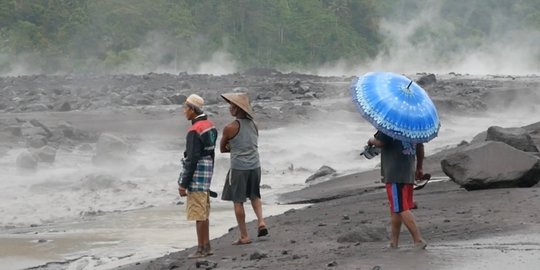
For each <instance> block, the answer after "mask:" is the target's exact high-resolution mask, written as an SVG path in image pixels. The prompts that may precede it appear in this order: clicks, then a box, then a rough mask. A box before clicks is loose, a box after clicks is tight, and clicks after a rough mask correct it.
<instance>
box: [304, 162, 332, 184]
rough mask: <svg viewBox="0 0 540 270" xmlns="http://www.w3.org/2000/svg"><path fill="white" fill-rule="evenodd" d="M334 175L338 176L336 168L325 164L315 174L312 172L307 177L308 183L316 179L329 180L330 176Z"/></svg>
mask: <svg viewBox="0 0 540 270" xmlns="http://www.w3.org/2000/svg"><path fill="white" fill-rule="evenodd" d="M334 176H336V170H334V169H333V168H332V167H330V166H326V165H323V166H322V167H320V168H319V169H318V170H317V171H316V172H315V173H314V174H312V175H311V176H309V177H308V178H307V179H306V183H312V182H315V181H318V182H320V181H324V180H328V178H331V177H334Z"/></svg>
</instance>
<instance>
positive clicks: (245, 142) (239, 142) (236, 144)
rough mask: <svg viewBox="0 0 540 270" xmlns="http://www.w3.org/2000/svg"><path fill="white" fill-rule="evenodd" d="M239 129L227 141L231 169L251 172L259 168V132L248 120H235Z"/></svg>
mask: <svg viewBox="0 0 540 270" xmlns="http://www.w3.org/2000/svg"><path fill="white" fill-rule="evenodd" d="M236 121H238V124H239V125H240V129H239V130H238V133H237V134H236V136H234V137H233V138H232V139H230V140H229V144H230V147H231V169H236V170H253V169H256V168H259V167H260V166H261V164H260V161H259V150H258V142H257V141H258V138H259V132H258V131H257V127H256V126H255V123H253V121H252V120H250V119H236Z"/></svg>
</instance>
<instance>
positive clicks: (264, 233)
mask: <svg viewBox="0 0 540 270" xmlns="http://www.w3.org/2000/svg"><path fill="white" fill-rule="evenodd" d="M267 235H268V229H267V228H266V226H261V227H259V228H258V229H257V237H261V236H267Z"/></svg>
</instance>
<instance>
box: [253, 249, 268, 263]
mask: <svg viewBox="0 0 540 270" xmlns="http://www.w3.org/2000/svg"><path fill="white" fill-rule="evenodd" d="M267 257H268V255H267V254H266V253H263V252H259V251H255V252H253V253H251V255H249V260H251V261H253V260H260V259H264V258H267Z"/></svg>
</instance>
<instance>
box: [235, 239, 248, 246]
mask: <svg viewBox="0 0 540 270" xmlns="http://www.w3.org/2000/svg"><path fill="white" fill-rule="evenodd" d="M232 244H233V245H235V246H239V245H248V244H251V240H247V241H242V240H241V239H238V240H236V241H234V242H233V243H232Z"/></svg>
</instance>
